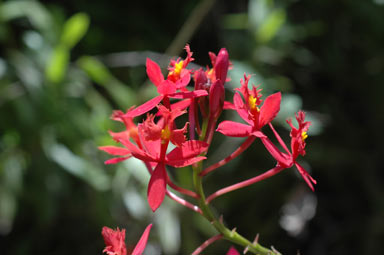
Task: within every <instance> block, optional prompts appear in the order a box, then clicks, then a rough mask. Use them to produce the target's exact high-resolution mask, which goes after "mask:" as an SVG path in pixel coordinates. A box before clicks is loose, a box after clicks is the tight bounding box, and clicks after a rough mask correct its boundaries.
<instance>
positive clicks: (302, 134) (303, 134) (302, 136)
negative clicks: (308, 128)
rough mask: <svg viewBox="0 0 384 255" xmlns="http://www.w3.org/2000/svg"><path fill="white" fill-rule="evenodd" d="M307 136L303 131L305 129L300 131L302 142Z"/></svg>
mask: <svg viewBox="0 0 384 255" xmlns="http://www.w3.org/2000/svg"><path fill="white" fill-rule="evenodd" d="M307 138H308V135H307V132H305V131H304V132H302V133H301V139H302V140H303V142H304V140H305V139H307Z"/></svg>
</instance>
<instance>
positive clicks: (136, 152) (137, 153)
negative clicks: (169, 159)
mask: <svg viewBox="0 0 384 255" xmlns="http://www.w3.org/2000/svg"><path fill="white" fill-rule="evenodd" d="M120 142H121V143H123V145H124V146H125V147H127V148H128V149H129V150H130V151H131V153H132V156H134V157H135V158H138V159H141V160H143V161H157V158H155V157H153V156H151V155H148V153H146V152H145V151H143V150H142V149H139V148H137V147H136V146H135V145H134V144H133V143H131V142H130V141H124V142H123V141H120Z"/></svg>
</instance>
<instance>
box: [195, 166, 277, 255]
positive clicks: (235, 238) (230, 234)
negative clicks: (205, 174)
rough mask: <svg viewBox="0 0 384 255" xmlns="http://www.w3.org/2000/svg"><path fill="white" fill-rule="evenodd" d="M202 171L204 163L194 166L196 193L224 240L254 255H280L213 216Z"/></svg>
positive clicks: (207, 216)
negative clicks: (251, 240) (205, 192)
mask: <svg viewBox="0 0 384 255" xmlns="http://www.w3.org/2000/svg"><path fill="white" fill-rule="evenodd" d="M201 171H202V162H199V163H197V164H196V165H194V166H193V184H194V187H195V191H196V193H197V194H199V195H200V199H199V201H198V204H199V207H200V209H201V211H202V212H203V216H204V217H205V218H206V219H207V220H208V221H209V222H210V223H211V224H212V225H213V226H214V227H215V228H216V230H217V231H218V232H219V233H221V234H222V235H223V238H224V239H226V240H228V241H230V242H233V243H236V244H238V245H241V246H243V247H244V248H246V247H247V248H248V251H250V252H252V253H254V254H261V255H278V254H279V253H277V252H275V251H272V250H270V249H267V248H265V247H263V246H261V245H260V244H258V243H252V242H250V241H249V240H248V239H246V238H245V237H243V236H241V235H240V234H239V233H237V232H236V231H235V230H230V229H228V228H227V227H226V226H224V224H223V222H222V221H220V220H219V219H218V218H217V217H215V215H214V214H213V212H212V210H211V208H210V207H209V205H208V204H207V202H206V199H205V194H204V189H203V179H202V177H201V176H200V175H199V174H200V172H201Z"/></svg>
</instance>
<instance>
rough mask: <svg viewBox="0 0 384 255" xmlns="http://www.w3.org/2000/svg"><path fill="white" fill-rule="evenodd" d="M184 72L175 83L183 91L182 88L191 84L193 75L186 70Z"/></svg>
mask: <svg viewBox="0 0 384 255" xmlns="http://www.w3.org/2000/svg"><path fill="white" fill-rule="evenodd" d="M183 71H186V72H183ZM183 71H182V74H181V78H180V79H178V80H177V81H176V83H175V85H176V88H177V89H181V88H184V87H186V86H187V85H188V84H189V82H190V81H191V74H190V73H189V71H188V70H185V69H184V70H183ZM183 73H184V74H183Z"/></svg>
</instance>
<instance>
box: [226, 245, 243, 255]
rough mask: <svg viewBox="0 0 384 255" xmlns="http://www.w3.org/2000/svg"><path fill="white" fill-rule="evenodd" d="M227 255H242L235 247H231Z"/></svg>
mask: <svg viewBox="0 0 384 255" xmlns="http://www.w3.org/2000/svg"><path fill="white" fill-rule="evenodd" d="M226 255H240V253H239V252H238V251H237V250H236V249H235V247H233V246H231V248H229V250H228V252H227V254H226Z"/></svg>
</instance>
